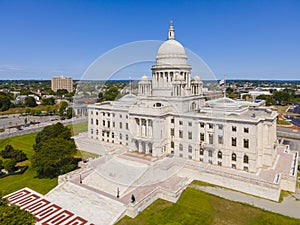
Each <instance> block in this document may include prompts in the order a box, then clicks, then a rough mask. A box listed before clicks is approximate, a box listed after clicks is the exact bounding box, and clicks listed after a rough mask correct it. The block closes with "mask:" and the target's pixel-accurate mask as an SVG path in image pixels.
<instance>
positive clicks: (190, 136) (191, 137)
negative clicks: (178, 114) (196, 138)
mask: <svg viewBox="0 0 300 225" xmlns="http://www.w3.org/2000/svg"><path fill="white" fill-rule="evenodd" d="M189 139H190V140H192V139H193V133H192V132H191V131H189Z"/></svg>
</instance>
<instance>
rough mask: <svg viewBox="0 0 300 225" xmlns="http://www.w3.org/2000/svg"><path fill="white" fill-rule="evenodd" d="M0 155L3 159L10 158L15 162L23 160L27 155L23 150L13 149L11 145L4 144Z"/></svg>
mask: <svg viewBox="0 0 300 225" xmlns="http://www.w3.org/2000/svg"><path fill="white" fill-rule="evenodd" d="M0 155H1V156H2V157H3V158H4V159H7V158H10V159H13V160H15V161H16V162H23V161H25V160H26V159H27V156H26V154H25V153H24V152H23V151H21V150H17V149H14V148H13V146H11V145H6V146H5V148H4V149H3V150H2V151H1V152H0Z"/></svg>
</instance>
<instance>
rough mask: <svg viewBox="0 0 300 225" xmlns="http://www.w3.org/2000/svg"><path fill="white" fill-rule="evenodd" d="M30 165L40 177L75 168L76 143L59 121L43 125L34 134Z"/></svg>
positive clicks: (76, 162) (48, 176)
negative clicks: (43, 126) (33, 151)
mask: <svg viewBox="0 0 300 225" xmlns="http://www.w3.org/2000/svg"><path fill="white" fill-rule="evenodd" d="M35 141H36V143H35V145H34V146H33V148H34V150H35V154H34V155H33V158H32V166H33V168H34V169H35V170H36V171H37V174H38V177H40V178H44V177H47V178H54V177H57V176H58V175H60V174H63V173H68V172H70V171H72V170H74V169H76V168H77V164H78V162H79V161H80V160H81V159H79V158H76V157H74V155H75V154H76V151H77V150H76V145H75V142H74V140H73V139H71V131H70V129H69V128H67V127H64V126H63V124H61V123H56V124H53V125H50V126H47V127H45V128H44V129H43V130H42V131H41V132H39V133H38V134H37V136H36V140H35Z"/></svg>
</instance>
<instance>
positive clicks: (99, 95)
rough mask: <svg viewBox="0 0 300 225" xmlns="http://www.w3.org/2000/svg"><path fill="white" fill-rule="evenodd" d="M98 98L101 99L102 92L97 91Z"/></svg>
mask: <svg viewBox="0 0 300 225" xmlns="http://www.w3.org/2000/svg"><path fill="white" fill-rule="evenodd" d="M98 98H99V99H100V100H101V99H102V98H103V92H99V94H98Z"/></svg>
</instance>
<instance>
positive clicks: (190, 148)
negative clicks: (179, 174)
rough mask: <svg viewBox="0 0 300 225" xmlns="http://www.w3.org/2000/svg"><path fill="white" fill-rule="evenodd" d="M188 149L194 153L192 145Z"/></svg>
mask: <svg viewBox="0 0 300 225" xmlns="http://www.w3.org/2000/svg"><path fill="white" fill-rule="evenodd" d="M188 151H189V153H192V152H193V148H192V146H190V145H189V148H188Z"/></svg>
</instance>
